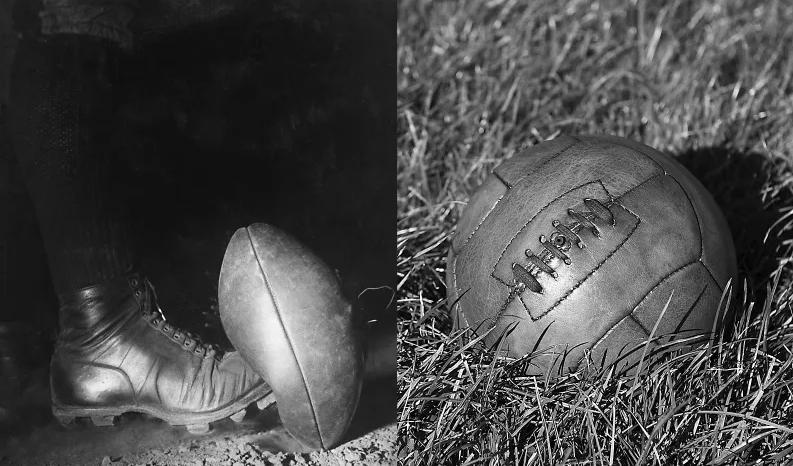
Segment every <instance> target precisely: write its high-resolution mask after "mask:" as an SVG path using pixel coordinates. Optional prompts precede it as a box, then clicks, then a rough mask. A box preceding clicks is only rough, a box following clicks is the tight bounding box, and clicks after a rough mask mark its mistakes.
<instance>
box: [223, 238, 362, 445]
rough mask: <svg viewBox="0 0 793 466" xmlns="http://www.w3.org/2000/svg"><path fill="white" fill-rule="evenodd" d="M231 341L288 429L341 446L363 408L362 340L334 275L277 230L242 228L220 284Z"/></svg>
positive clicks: (301, 437)
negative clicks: (268, 389)
mask: <svg viewBox="0 0 793 466" xmlns="http://www.w3.org/2000/svg"><path fill="white" fill-rule="evenodd" d="M218 291H219V304H220V311H221V319H222V322H223V325H224V328H225V329H226V332H227V334H228V336H229V340H231V342H232V343H233V344H234V345H235V347H236V348H237V349H238V350H239V351H240V353H241V354H242V355H243V357H245V358H246V360H248V362H249V363H250V364H251V365H252V366H253V367H254V368H256V369H258V370H259V373H260V374H261V375H262V376H263V377H264V378H265V380H267V382H268V383H269V384H270V386H271V387H272V388H273V392H274V393H275V396H276V401H277V404H278V412H279V416H280V417H281V420H282V421H283V423H284V426H285V427H286V428H287V430H289V432H290V433H291V434H292V435H294V436H295V437H296V438H298V440H300V441H301V442H302V443H304V444H306V445H308V446H310V447H313V448H330V447H331V446H333V445H335V444H336V443H337V442H339V441H340V440H341V438H342V435H343V434H344V432H345V431H346V429H347V426H348V425H349V422H350V420H351V419H352V415H353V414H354V412H355V408H356V406H357V403H358V397H359V395H360V387H361V380H362V371H363V359H362V357H363V349H362V342H361V341H360V339H359V335H358V334H357V331H356V330H357V326H356V324H355V322H354V321H353V315H352V308H351V306H350V305H349V303H348V302H347V301H346V299H344V297H343V296H342V294H341V288H340V286H339V283H338V279H337V277H336V276H335V274H334V273H333V271H332V270H331V269H330V268H329V267H327V265H325V264H324V263H323V262H322V261H321V260H320V259H319V258H317V257H316V256H314V255H313V253H311V252H310V251H309V250H308V249H306V248H305V247H303V246H302V245H301V244H300V243H299V242H298V241H296V240H295V239H294V238H292V237H291V236H288V235H287V234H286V233H284V232H281V231H280V230H277V229H276V228H274V227H271V226H269V225H264V224H254V225H251V226H250V227H248V228H247V229H245V228H243V229H240V230H238V231H237V232H236V233H235V234H234V236H233V237H232V239H231V241H230V243H229V246H228V248H227V250H226V255H225V256H224V259H223V266H222V268H221V276H220V280H219V286H218Z"/></svg>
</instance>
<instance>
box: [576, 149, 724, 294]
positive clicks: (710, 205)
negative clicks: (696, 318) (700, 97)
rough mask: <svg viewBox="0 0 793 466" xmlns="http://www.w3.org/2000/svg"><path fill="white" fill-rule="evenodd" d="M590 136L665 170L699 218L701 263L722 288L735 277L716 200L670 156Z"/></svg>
mask: <svg viewBox="0 0 793 466" xmlns="http://www.w3.org/2000/svg"><path fill="white" fill-rule="evenodd" d="M592 138H595V139H598V140H602V141H604V142H607V143H613V144H621V145H625V146H628V147H631V148H633V149H634V150H636V151H638V152H641V153H642V154H644V155H645V156H647V157H649V158H651V159H653V160H654V161H655V162H656V163H658V164H659V165H660V166H662V167H663V169H664V170H665V171H666V172H667V173H669V174H670V175H672V176H674V178H675V179H676V180H677V181H678V182H679V183H680V184H681V185H682V186H683V188H684V189H685V190H686V192H687V193H688V194H689V197H690V199H691V203H692V205H693V206H694V209H695V210H696V212H697V216H698V217H699V224H700V227H701V229H702V241H703V252H702V262H703V263H704V264H705V266H706V267H707V268H708V270H709V271H710V272H711V273H712V274H713V276H714V278H715V280H716V281H717V283H718V285H719V287H721V288H723V287H724V285H725V284H726V283H727V281H728V280H729V279H730V278H732V277H735V276H737V269H736V264H737V261H736V256H735V246H734V244H733V241H732V236H731V234H730V229H729V226H728V225H727V220H726V219H725V218H724V215H723V214H722V212H721V210H720V209H719V207H718V205H717V204H716V201H715V200H713V196H711V194H710V193H709V192H708V190H707V189H706V188H705V187H704V186H703V185H702V183H701V182H700V181H699V180H698V179H696V177H695V176H694V175H692V174H691V172H689V171H688V170H686V169H685V168H684V167H683V166H682V165H680V163H679V162H677V161H676V160H675V159H674V158H672V157H670V156H668V155H666V154H664V153H663V152H660V151H658V150H656V149H653V148H652V147H649V146H646V145H644V144H640V143H638V142H636V141H631V140H628V139H622V138H616V137H613V136H598V137H589V138H585V139H592Z"/></svg>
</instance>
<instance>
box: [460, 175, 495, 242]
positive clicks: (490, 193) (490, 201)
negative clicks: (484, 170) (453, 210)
mask: <svg viewBox="0 0 793 466" xmlns="http://www.w3.org/2000/svg"><path fill="white" fill-rule="evenodd" d="M506 192H507V186H506V185H505V184H504V183H502V182H501V180H499V179H498V178H496V177H495V176H492V175H491V176H489V177H487V179H486V180H485V182H484V183H483V184H482V186H480V187H479V188H477V191H476V192H475V193H474V194H473V196H471V199H469V200H468V204H467V205H466V206H465V215H463V216H462V217H460V220H459V221H458V222H457V228H456V229H455V232H454V237H453V238H452V250H453V251H455V252H456V251H459V250H460V248H462V247H463V246H464V245H465V244H466V243H467V242H468V240H469V239H470V237H471V235H473V234H474V232H475V231H476V230H477V229H478V228H479V226H480V225H481V224H482V222H483V221H484V220H485V218H486V217H487V216H488V215H489V214H490V213H491V212H492V210H493V209H494V208H495V206H496V204H497V203H498V202H499V201H500V200H501V198H502V196H504V194H505V193H506Z"/></svg>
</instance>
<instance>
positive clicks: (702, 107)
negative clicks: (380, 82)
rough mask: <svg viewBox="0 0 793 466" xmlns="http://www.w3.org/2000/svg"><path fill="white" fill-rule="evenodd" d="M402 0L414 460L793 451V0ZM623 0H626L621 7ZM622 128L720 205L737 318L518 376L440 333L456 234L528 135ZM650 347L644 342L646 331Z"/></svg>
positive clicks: (401, 286) (408, 456) (403, 436)
mask: <svg viewBox="0 0 793 466" xmlns="http://www.w3.org/2000/svg"><path fill="white" fill-rule="evenodd" d="M624 5H625V4H624V2H619V5H618V3H617V2H612V1H606V0H603V1H595V2H590V1H578V0H568V1H566V2H554V1H551V0H539V1H533V2H519V1H516V0H490V1H488V2H479V1H474V0H460V1H458V2H442V1H434V2H433V1H429V0H403V1H401V2H400V12H399V28H398V75H397V81H398V122H399V123H398V124H399V126H398V134H397V138H398V146H397V147H398V162H397V163H398V175H397V176H398V180H397V181H398V196H397V209H398V232H397V254H398V256H397V274H398V318H399V320H398V332H399V335H398V339H399V346H398V384H399V390H400V398H399V402H398V416H399V421H400V424H399V438H400V446H401V455H402V459H403V460H404V461H405V462H406V463H409V464H454V465H461V464H527V465H528V464H536V465H549V464H664V465H666V464H714V465H719V464H736V463H740V464H744V463H746V464H787V463H789V462H791V461H793V398H792V397H791V386H790V382H789V381H790V380H793V354H791V348H793V332H791V330H793V313H792V312H791V300H792V299H793V296H791V295H792V294H793V287H791V283H793V264H791V257H793V255H792V253H793V165H792V162H793V125H791V124H790V121H791V117H792V116H793V82H791V76H793V55H791V54H789V53H787V51H789V50H792V49H793V4H790V3H789V2H782V1H767V2H761V1H749V0H732V1H729V2H719V1H716V0H710V1H703V2H683V1H679V0H678V1H671V2H644V1H643V0H634V1H633V2H631V3H630V4H629V5H628V6H627V7H624ZM618 6H620V8H618ZM561 132H566V133H573V134H575V133H590V134H597V133H605V134H614V135H618V136H624V137H629V138H632V139H635V140H638V141H641V142H643V143H645V144H648V145H651V146H653V147H656V148H658V149H660V150H664V151H666V152H668V153H670V154H672V155H674V156H676V157H677V158H678V160H679V161H681V162H682V163H683V164H684V165H686V166H687V167H688V168H689V169H690V170H691V171H692V172H693V173H694V174H695V175H696V176H697V177H698V178H699V179H700V180H701V181H702V182H703V184H705V185H706V187H708V188H709V190H710V191H711V192H712V193H713V195H714V197H715V198H716V200H717V202H718V203H719V205H720V206H721V208H722V210H723V211H724V213H725V215H726V217H727V219H728V223H729V224H730V229H731V231H732V233H733V237H734V240H735V243H736V249H737V252H738V260H739V268H740V277H739V280H737V281H736V282H734V283H733V287H732V293H731V294H730V296H729V300H728V299H726V297H725V299H724V303H723V307H725V308H726V307H729V308H730V309H731V310H732V312H733V313H734V315H735V319H734V321H732V322H731V324H730V325H728V326H727V327H725V328H724V329H723V330H722V331H720V332H718V333H717V335H715V336H714V337H713V338H712V339H700V341H692V342H691V343H694V344H692V345H690V346H689V347H687V348H685V349H680V348H674V347H673V348H666V349H667V351H660V352H646V353H645V355H644V357H643V360H642V365H641V370H640V371H638V372H636V373H634V374H626V373H622V372H617V371H615V370H614V369H613V368H605V369H604V368H600V367H598V366H597V365H592V366H590V367H588V368H584V369H582V370H581V371H579V372H577V373H573V374H569V375H566V376H564V377H560V378H543V377H529V376H525V375H524V373H525V368H526V365H527V364H531V359H532V356H531V355H529V356H527V357H524V358H521V359H518V360H507V359H504V358H499V357H497V356H496V355H495V353H494V352H493V351H491V350H489V349H488V348H486V347H485V346H484V345H483V344H482V343H481V337H482V335H481V334H480V335H477V334H476V333H475V332H473V331H471V330H457V331H452V328H451V322H450V319H449V316H448V307H449V303H447V302H446V288H445V283H444V276H445V267H446V255H447V252H448V245H449V241H448V240H449V238H450V234H451V232H452V230H453V228H454V225H455V222H456V220H457V218H458V217H459V215H460V212H461V211H462V209H463V208H464V206H465V202H466V201H467V199H468V197H469V196H470V194H471V193H472V192H473V190H474V189H475V188H476V187H477V186H478V185H479V184H480V183H481V182H482V181H483V180H484V178H485V177H486V176H487V174H488V173H489V172H490V170H492V169H493V168H494V167H495V166H496V165H497V164H498V163H500V162H501V161H503V160H504V159H506V158H508V157H510V156H512V155H513V154H515V153H516V152H517V151H519V150H520V149H521V148H523V147H526V146H529V145H533V144H536V143H538V142H540V141H542V140H545V139H549V138H552V137H555V136H556V135H558V134H560V133H561ZM637 351H644V348H641V347H640V348H637Z"/></svg>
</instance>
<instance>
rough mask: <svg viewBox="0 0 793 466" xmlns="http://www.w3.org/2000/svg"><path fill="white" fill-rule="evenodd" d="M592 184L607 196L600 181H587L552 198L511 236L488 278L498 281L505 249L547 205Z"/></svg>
mask: <svg viewBox="0 0 793 466" xmlns="http://www.w3.org/2000/svg"><path fill="white" fill-rule="evenodd" d="M593 183H598V184H599V185H600V187H602V188H603V190H604V191H606V193H607V194H608V190H606V187H605V186H604V185H603V183H602V182H601V181H600V180H594V181H587V182H586V183H583V184H580V185H578V186H576V187H573V188H570V189H569V190H567V191H565V192H563V193H562V194H559V195H558V196H556V197H555V198H553V199H552V200H551V201H549V202H548V203H547V204H545V205H544V206H542V207H540V209H539V210H537V212H535V213H534V215H532V216H531V218H530V219H529V220H528V221H526V223H524V224H523V226H522V227H520V228H519V229H518V231H517V233H515V235H514V236H512V238H510V240H509V242H507V244H506V246H504V250H503V251H501V254H499V255H498V259H497V260H496V262H495V263H494V264H493V269H492V270H491V271H490V276H491V277H493V278H496V279H498V277H496V267H498V264H499V263H500V262H501V259H503V258H504V254H506V253H507V249H509V247H510V246H511V245H512V243H514V242H515V239H516V238H517V237H518V235H520V233H521V232H522V231H523V230H524V229H525V228H526V227H527V226H529V224H530V223H531V222H533V221H534V219H535V218H537V216H538V215H540V212H542V211H544V210H545V209H547V208H548V206H549V205H551V204H553V203H554V202H556V201H558V200H559V199H561V198H563V197H565V196H567V195H568V194H570V193H571V192H573V191H575V190H576V189H580V188H582V187H584V186H586V185H588V184H593ZM499 281H502V283H503V280H499Z"/></svg>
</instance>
